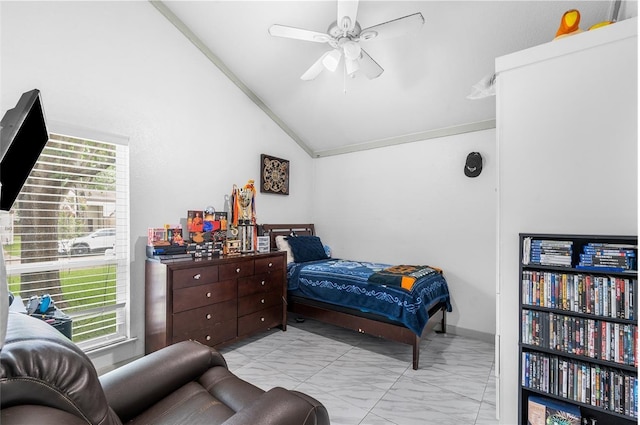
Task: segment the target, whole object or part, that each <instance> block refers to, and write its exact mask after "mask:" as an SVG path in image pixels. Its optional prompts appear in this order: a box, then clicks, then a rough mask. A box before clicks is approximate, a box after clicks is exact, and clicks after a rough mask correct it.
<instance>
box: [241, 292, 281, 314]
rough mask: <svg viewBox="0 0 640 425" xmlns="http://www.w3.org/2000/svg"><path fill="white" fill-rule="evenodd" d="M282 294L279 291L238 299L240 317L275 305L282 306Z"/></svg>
mask: <svg viewBox="0 0 640 425" xmlns="http://www.w3.org/2000/svg"><path fill="white" fill-rule="evenodd" d="M282 302H283V301H282V293H280V292H277V291H272V292H267V293H262V294H253V295H249V296H248V297H242V298H238V316H244V315H247V314H250V313H255V312H256V311H260V310H263V309H265V308H267V307H273V306H274V305H280V306H282Z"/></svg>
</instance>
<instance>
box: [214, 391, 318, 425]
mask: <svg viewBox="0 0 640 425" xmlns="http://www.w3.org/2000/svg"><path fill="white" fill-rule="evenodd" d="M246 424H260V425H329V414H328V412H327V409H326V408H325V407H324V406H323V405H322V404H321V403H320V402H319V401H317V400H316V399H314V398H313V397H310V396H308V395H306V394H302V393H299V392H297V391H289V390H286V389H284V388H280V387H275V388H272V389H270V390H269V391H267V392H265V393H264V394H262V395H261V396H260V398H259V399H258V400H256V401H255V402H254V403H251V404H250V405H248V406H247V407H245V408H244V409H242V410H240V411H238V412H237V413H236V414H235V415H233V416H232V417H231V418H229V419H227V420H226V421H225V422H224V423H223V425H246Z"/></svg>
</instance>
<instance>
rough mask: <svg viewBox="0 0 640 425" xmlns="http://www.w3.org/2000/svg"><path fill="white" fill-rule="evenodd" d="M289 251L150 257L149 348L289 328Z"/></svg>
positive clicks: (147, 285)
mask: <svg viewBox="0 0 640 425" xmlns="http://www.w3.org/2000/svg"><path fill="white" fill-rule="evenodd" d="M286 261H287V259H286V253H284V252H270V253H264V254H262V253H256V254H243V255H235V256H223V257H216V258H211V259H196V260H189V259H186V260H184V259H183V260H166V261H165V260H155V259H147V261H146V266H145V352H146V353H147V354H148V353H151V352H153V351H156V350H158V349H160V348H162V347H165V346H167V345H170V344H173V343H175V342H178V341H184V340H189V339H192V340H195V341H198V342H201V343H202V344H206V345H210V346H212V347H219V346H222V345H226V344H229V343H231V342H234V341H237V340H239V339H242V338H245V337H247V336H250V335H252V334H255V333H257V332H261V331H265V330H267V329H270V328H273V327H276V326H279V327H281V328H282V330H283V331H286V329H287V306H286V296H287V293H286V291H287V283H286V282H287V281H286V270H287V263H286Z"/></svg>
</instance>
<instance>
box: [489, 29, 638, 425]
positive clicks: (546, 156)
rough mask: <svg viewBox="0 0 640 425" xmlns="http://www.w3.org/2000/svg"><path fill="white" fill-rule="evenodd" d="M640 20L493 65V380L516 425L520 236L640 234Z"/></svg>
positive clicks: (502, 409) (507, 420)
mask: <svg viewBox="0 0 640 425" xmlns="http://www.w3.org/2000/svg"><path fill="white" fill-rule="evenodd" d="M637 25H638V21H637V18H633V19H628V20H625V21H620V22H618V23H615V24H612V25H609V26H606V27H602V28H599V29H596V30H592V31H586V32H583V33H581V34H577V35H573V36H569V37H566V38H563V39H559V40H556V41H552V42H549V43H546V44H544V45H540V46H536V47H533V48H530V49H527V50H524V51H521V52H517V53H514V54H510V55H507V56H503V57H500V58H497V59H496V73H497V83H496V84H497V92H496V93H497V94H496V96H497V104H496V105H497V115H496V117H497V120H496V127H497V144H498V145H497V149H496V152H497V157H498V173H497V180H498V181H497V187H498V207H497V211H498V217H497V237H496V241H497V247H496V249H497V256H496V258H497V301H496V306H497V317H496V328H497V329H496V353H497V356H496V358H497V363H496V373H497V375H498V413H499V418H500V423H501V424H516V423H519V418H518V385H519V382H520V377H519V376H518V358H519V355H518V336H519V326H518V323H519V310H518V298H519V295H518V287H519V284H518V282H519V268H518V266H519V252H518V251H519V249H518V243H519V239H518V235H519V233H527V232H531V233H564V234H590V235H594V234H605V235H637V234H638V230H637V229H638V208H637V205H638V70H637V62H638V58H637V53H638V46H637Z"/></svg>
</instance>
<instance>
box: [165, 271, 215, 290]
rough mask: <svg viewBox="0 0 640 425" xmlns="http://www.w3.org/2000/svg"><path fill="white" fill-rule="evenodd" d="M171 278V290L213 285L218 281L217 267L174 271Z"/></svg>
mask: <svg viewBox="0 0 640 425" xmlns="http://www.w3.org/2000/svg"><path fill="white" fill-rule="evenodd" d="M172 276H173V289H178V288H185V287H188V286H195V285H202V284H205V283H213V282H217V281H218V266H210V267H198V268H192V269H184V270H174V271H173V273H172Z"/></svg>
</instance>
